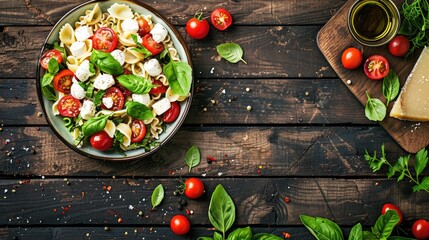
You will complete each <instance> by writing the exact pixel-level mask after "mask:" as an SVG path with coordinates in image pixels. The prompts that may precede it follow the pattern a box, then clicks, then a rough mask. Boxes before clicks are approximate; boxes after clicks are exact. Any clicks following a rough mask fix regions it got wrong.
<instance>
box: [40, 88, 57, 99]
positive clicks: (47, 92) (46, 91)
mask: <svg viewBox="0 0 429 240" xmlns="http://www.w3.org/2000/svg"><path fill="white" fill-rule="evenodd" d="M42 92H43V95H44V96H45V97H46V98H47V99H48V100H49V101H54V102H56V101H57V100H58V98H57V96H56V95H55V91H54V88H52V87H51V86H49V85H48V86H42Z"/></svg>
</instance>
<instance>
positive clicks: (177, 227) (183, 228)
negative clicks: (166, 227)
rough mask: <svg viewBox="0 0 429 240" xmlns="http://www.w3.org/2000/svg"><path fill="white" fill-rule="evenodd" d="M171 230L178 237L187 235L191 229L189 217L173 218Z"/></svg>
mask: <svg viewBox="0 0 429 240" xmlns="http://www.w3.org/2000/svg"><path fill="white" fill-rule="evenodd" d="M170 228H171V231H172V232H173V233H174V234H176V235H185V234H187V233H188V232H189V230H190V229H191V223H190V222H189V219H188V218H187V217H185V216H183V215H180V214H178V215H175V216H174V217H172V218H171V220H170Z"/></svg>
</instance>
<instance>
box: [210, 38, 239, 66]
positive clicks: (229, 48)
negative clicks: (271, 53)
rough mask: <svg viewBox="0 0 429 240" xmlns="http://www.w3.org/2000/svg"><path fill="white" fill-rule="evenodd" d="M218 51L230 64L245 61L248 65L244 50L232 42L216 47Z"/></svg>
mask: <svg viewBox="0 0 429 240" xmlns="http://www.w3.org/2000/svg"><path fill="white" fill-rule="evenodd" d="M216 51H217V52H218V53H219V55H220V56H221V57H223V58H224V59H226V60H227V61H228V62H231V63H237V62H239V61H243V62H244V63H245V64H247V62H246V61H244V59H243V49H242V48H241V47H240V45H238V44H237V43H233V42H231V43H223V44H220V45H218V46H217V47H216Z"/></svg>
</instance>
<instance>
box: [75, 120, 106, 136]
mask: <svg viewBox="0 0 429 240" xmlns="http://www.w3.org/2000/svg"><path fill="white" fill-rule="evenodd" d="M108 119H109V115H101V116H98V117H93V118H90V119H89V120H88V121H86V122H85V123H84V124H83V125H82V132H83V135H84V136H85V137H90V136H92V135H93V134H94V133H97V132H99V131H101V130H103V129H104V127H105V126H106V124H107V120H108Z"/></svg>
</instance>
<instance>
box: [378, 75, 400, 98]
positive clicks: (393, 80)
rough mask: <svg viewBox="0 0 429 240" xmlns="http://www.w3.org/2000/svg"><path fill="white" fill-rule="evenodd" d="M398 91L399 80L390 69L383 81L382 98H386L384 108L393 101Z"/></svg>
mask: <svg viewBox="0 0 429 240" xmlns="http://www.w3.org/2000/svg"><path fill="white" fill-rule="evenodd" d="M399 90H400V83H399V78H398V76H397V75H396V73H395V71H394V70H393V69H390V71H389V73H388V74H387V76H386V77H385V78H384V79H383V88H382V92H383V96H384V97H385V98H386V106H388V105H389V103H390V102H391V101H392V100H393V99H395V98H396V97H397V96H398V94H399Z"/></svg>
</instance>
